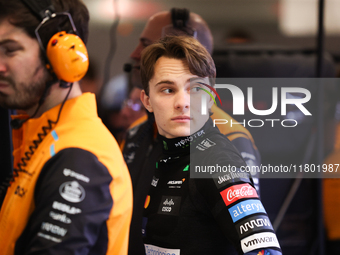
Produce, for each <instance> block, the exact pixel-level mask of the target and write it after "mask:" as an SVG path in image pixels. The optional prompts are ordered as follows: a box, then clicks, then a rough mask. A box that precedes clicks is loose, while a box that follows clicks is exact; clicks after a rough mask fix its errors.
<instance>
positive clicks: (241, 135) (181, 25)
mask: <svg viewBox="0 0 340 255" xmlns="http://www.w3.org/2000/svg"><path fill="white" fill-rule="evenodd" d="M168 34H174V35H187V36H193V37H196V38H197V40H198V41H199V42H200V43H201V44H202V45H203V46H204V47H205V48H206V49H207V50H208V52H209V53H210V54H211V53H212V51H213V37H212V34H211V31H210V29H209V27H208V25H207V24H206V22H205V21H204V20H203V19H202V17H201V16H199V15H198V14H195V13H190V12H189V11H188V10H187V9H178V8H174V9H172V10H171V11H170V12H169V11H164V12H159V13H156V14H155V15H153V16H152V17H151V18H150V19H149V20H148V22H147V24H146V25H145V28H144V30H143V32H142V34H141V36H140V39H139V43H138V45H137V47H136V49H135V50H134V51H133V52H132V53H131V58H132V59H133V60H134V65H133V67H132V70H131V72H132V75H131V76H132V78H131V80H132V83H133V86H134V88H133V91H132V92H131V93H136V91H138V93H140V91H141V87H142V86H141V82H140V71H139V67H140V59H141V51H142V50H143V49H144V48H145V47H147V46H148V45H150V44H152V43H153V42H155V41H157V40H159V39H160V38H161V37H162V36H165V35H168ZM212 113H213V115H212V116H211V118H212V119H227V120H228V121H229V123H230V122H231V120H232V121H233V122H234V123H235V122H236V120H234V119H232V118H231V117H230V116H229V115H228V114H227V113H225V112H224V111H223V110H221V109H220V108H218V107H217V106H215V105H213V107H212ZM218 128H219V129H220V131H221V133H222V134H224V135H226V137H228V139H229V140H231V142H232V143H233V145H234V146H235V147H236V148H237V149H238V151H239V152H240V153H241V155H242V157H243V158H244V160H245V161H246V163H247V165H258V166H259V165H260V164H261V159H260V154H259V152H258V150H257V148H256V146H255V144H254V141H253V138H252V136H251V134H250V133H249V131H248V130H247V129H246V128H244V127H243V126H242V125H233V126H232V127H230V126H229V125H218ZM156 134H157V126H156V125H155V121H154V116H153V114H152V113H148V114H147V115H146V114H145V115H144V117H141V118H139V119H138V120H136V121H135V122H134V123H133V124H132V125H131V127H130V129H129V130H128V132H127V135H126V140H125V141H124V142H123V143H122V145H121V147H122V148H123V155H124V159H125V161H126V163H127V165H128V168H129V171H130V174H131V179H132V184H133V196H134V200H133V203H134V206H133V216H132V221H131V228H130V242H129V254H132V255H134V254H142V253H143V252H144V247H143V242H142V235H141V232H140V228H141V223H142V212H143V206H144V201H145V197H146V195H147V192H148V190H149V184H150V182H151V181H152V176H153V163H151V162H154V161H155V160H157V159H158V157H159V155H160V153H161V151H162V143H161V141H159V140H158V139H157V135H156ZM254 177H256V176H254ZM253 180H254V182H255V188H256V189H257V190H258V191H259V185H258V179H257V178H253Z"/></svg>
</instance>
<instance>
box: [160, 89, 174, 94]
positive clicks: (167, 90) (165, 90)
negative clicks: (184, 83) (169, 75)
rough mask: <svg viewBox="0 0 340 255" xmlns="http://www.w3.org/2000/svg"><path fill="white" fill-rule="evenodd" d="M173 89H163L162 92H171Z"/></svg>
mask: <svg viewBox="0 0 340 255" xmlns="http://www.w3.org/2000/svg"><path fill="white" fill-rule="evenodd" d="M172 91H173V90H172V89H163V90H162V92H164V93H166V94H170V93H171V92H172Z"/></svg>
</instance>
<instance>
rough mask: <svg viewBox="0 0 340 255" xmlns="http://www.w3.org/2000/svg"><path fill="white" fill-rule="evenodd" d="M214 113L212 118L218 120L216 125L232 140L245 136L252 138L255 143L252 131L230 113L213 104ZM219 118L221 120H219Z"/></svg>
mask: <svg viewBox="0 0 340 255" xmlns="http://www.w3.org/2000/svg"><path fill="white" fill-rule="evenodd" d="M211 111H212V112H213V114H212V115H211V117H210V118H211V119H212V120H216V126H217V127H218V129H219V130H220V132H221V133H222V134H224V135H226V136H227V137H228V138H229V139H230V140H234V139H236V138H239V137H244V138H246V139H249V140H251V142H252V143H254V140H253V137H252V135H251V134H250V132H249V131H248V130H247V129H246V128H245V127H244V126H243V125H242V123H240V122H239V121H237V120H235V119H234V118H233V117H231V116H230V115H229V114H228V113H226V112H225V111H223V110H222V109H221V108H219V107H217V106H216V105H213V106H212V108H211ZM217 120H219V121H217Z"/></svg>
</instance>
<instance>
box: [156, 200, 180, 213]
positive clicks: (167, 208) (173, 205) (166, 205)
mask: <svg viewBox="0 0 340 255" xmlns="http://www.w3.org/2000/svg"><path fill="white" fill-rule="evenodd" d="M180 204H181V197H178V196H162V200H161V204H160V205H159V208H158V213H159V214H165V215H178V214H179V209H180Z"/></svg>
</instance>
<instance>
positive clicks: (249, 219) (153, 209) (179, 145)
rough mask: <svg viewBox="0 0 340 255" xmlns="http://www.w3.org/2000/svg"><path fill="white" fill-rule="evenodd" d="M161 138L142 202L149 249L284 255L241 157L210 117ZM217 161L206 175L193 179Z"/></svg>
mask: <svg viewBox="0 0 340 255" xmlns="http://www.w3.org/2000/svg"><path fill="white" fill-rule="evenodd" d="M158 138H159V139H160V140H161V141H162V144H163V148H162V155H161V157H160V159H159V160H158V161H157V162H156V164H155V165H154V167H153V168H154V169H155V172H154V175H153V179H152V182H151V186H150V190H149V193H148V196H147V198H146V201H145V204H144V208H145V210H144V217H143V226H142V233H143V236H144V238H143V239H144V243H145V250H146V254H163V253H164V254H181V255H182V254H185V255H188V254H195V255H199V254H202V255H203V254H204V255H206V254H218V255H222V254H228V255H230V254H249V255H250V254H252V255H253V254H254V255H258V254H271V255H273V254H281V250H280V246H279V243H278V240H277V238H276V235H275V233H274V230H273V228H272V225H271V223H270V220H269V218H268V216H267V214H266V211H265V209H264V208H263V205H262V203H261V201H260V199H259V197H258V194H257V192H256V190H255V188H254V184H253V181H252V178H251V176H250V175H249V173H247V172H246V171H245V170H244V169H245V168H244V166H246V164H245V162H244V160H243V158H242V157H241V155H240V154H239V152H238V151H237V150H236V149H235V147H234V146H233V145H232V144H231V142H230V141H229V140H228V139H227V138H226V137H225V136H224V135H222V134H221V133H220V132H219V130H218V129H217V128H215V127H213V123H212V120H211V119H209V120H208V121H207V122H206V124H205V125H204V127H203V128H202V129H201V130H199V131H198V132H196V133H194V134H193V135H191V136H189V137H184V138H183V137H180V138H174V139H167V138H165V137H162V136H160V135H159V136H158ZM217 165H218V166H219V167H220V170H219V171H218V170H217V168H216V169H215V172H214V173H213V174H211V175H210V174H208V176H209V175H210V176H209V177H208V178H193V176H194V172H195V171H196V172H200V171H202V172H206V169H208V168H207V167H208V166H217ZM222 166H226V167H229V169H230V167H232V170H229V171H228V170H226V168H224V170H223V171H222V170H221V169H222ZM196 174H197V173H196ZM200 174H201V173H199V174H198V175H200ZM205 174H207V173H205ZM196 177H198V176H197V175H196ZM202 177H203V173H202Z"/></svg>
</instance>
